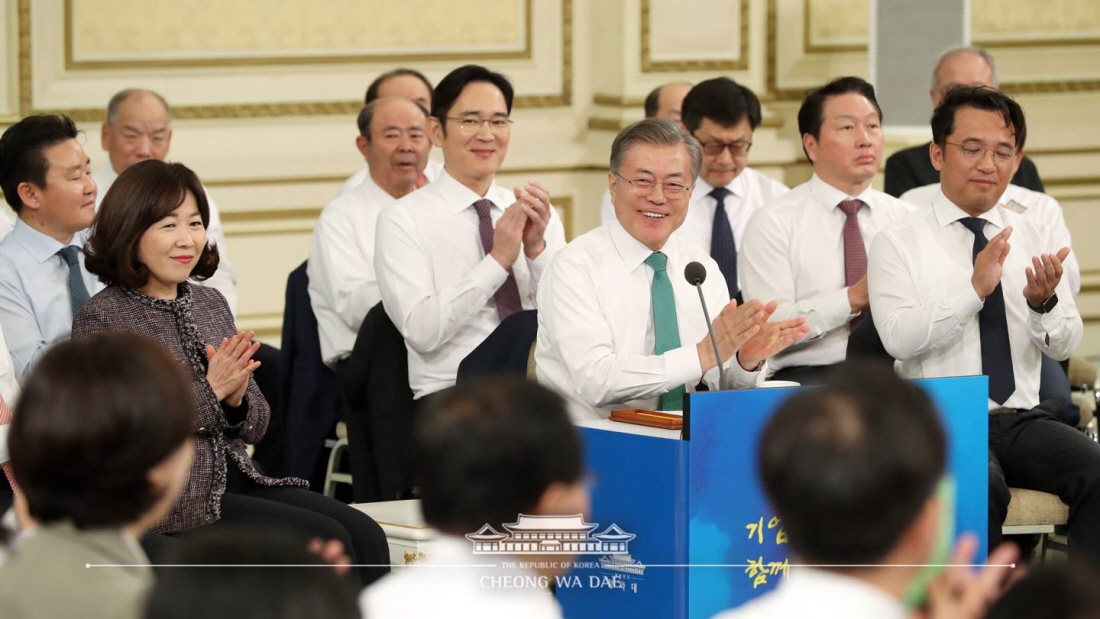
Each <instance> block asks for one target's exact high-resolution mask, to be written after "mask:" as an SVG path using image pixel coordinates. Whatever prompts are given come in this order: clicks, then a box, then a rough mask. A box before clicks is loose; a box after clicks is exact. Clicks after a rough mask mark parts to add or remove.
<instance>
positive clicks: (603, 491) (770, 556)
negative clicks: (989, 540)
mask: <svg viewBox="0 0 1100 619" xmlns="http://www.w3.org/2000/svg"><path fill="white" fill-rule="evenodd" d="M916 384H918V385H920V386H921V387H923V388H924V389H925V390H927V391H928V393H929V394H930V395H931V396H932V398H933V400H934V401H935V403H936V404H937V406H938V407H939V410H940V413H941V415H942V419H943V422H944V427H945V428H946V430H947V436H948V443H949V445H948V470H949V473H950V475H951V476H952V478H953V481H954V485H955V488H956V500H955V528H956V530H957V531H972V532H974V533H976V534H977V535H978V536H979V538H980V539H981V544H980V548H981V549H982V553H983V557H982V558H984V549H985V546H986V543H985V542H986V533H987V532H986V527H987V499H988V491H987V484H988V479H987V476H988V413H987V411H986V394H987V393H988V388H987V379H986V378H985V377H984V376H977V377H962V378H941V379H931V380H921V381H916ZM796 389H798V388H777V389H749V390H741V391H725V392H709V393H707V392H704V393H697V394H692V395H690V396H689V401H688V406H687V412H686V413H685V416H684V417H685V419H684V431H683V433H682V435H681V432H679V431H671V430H656V429H652V428H644V427H640V426H630V425H628V424H621V423H615V422H611V421H598V422H592V423H590V424H587V425H586V426H585V427H583V428H582V430H581V431H582V433H583V435H584V439H585V452H586V458H587V463H588V467H589V469H590V471H591V472H592V474H593V488H592V517H591V518H590V520H591V522H594V523H598V524H599V527H600V528H601V529H603V528H606V527H608V526H609V525H611V524H615V525H617V526H618V528H619V529H621V530H622V531H624V532H626V533H629V534H632V535H634V537H633V538H632V539H631V541H630V543H629V550H628V553H626V554H618V555H611V556H604V557H595V556H582V557H578V559H577V564H578V567H577V568H576V569H574V570H573V571H572V572H571V573H570V575H569V576H568V577H567V578H561V579H559V581H558V587H557V595H558V599H559V600H560V602H561V604H562V606H563V608H564V610H565V614H566V616H567V617H571V618H572V617H600V618H603V617H608V616H612V617H620V616H622V617H692V618H694V617H710V616H711V615H713V614H715V613H717V612H719V611H721V610H723V609H726V608H731V607H734V606H738V605H740V604H742V603H744V602H745V601H747V600H749V599H752V598H753V597H755V596H758V595H760V594H762V593H764V592H766V591H769V590H771V589H772V588H773V587H774V586H775V585H776V584H777V583H778V582H779V580H780V579H782V578H783V577H784V576H785V575H786V574H787V573H788V572H789V569H790V567H789V563H788V554H787V546H786V540H785V536H784V532H783V528H782V522H780V521H779V520H778V519H777V518H775V516H774V514H773V513H772V512H771V510H770V508H769V507H768V504H767V501H766V500H765V498H764V495H763V491H762V489H761V488H760V484H759V481H758V476H757V474H756V446H757V441H758V439H759V436H760V433H761V431H762V430H763V428H764V425H765V423H766V422H767V420H768V418H769V417H770V416H771V414H772V412H773V411H774V410H775V409H776V408H777V407H778V405H779V404H781V403H782V402H783V401H784V400H785V399H786V398H788V397H790V395H791V394H792V393H794V392H795V390H796Z"/></svg>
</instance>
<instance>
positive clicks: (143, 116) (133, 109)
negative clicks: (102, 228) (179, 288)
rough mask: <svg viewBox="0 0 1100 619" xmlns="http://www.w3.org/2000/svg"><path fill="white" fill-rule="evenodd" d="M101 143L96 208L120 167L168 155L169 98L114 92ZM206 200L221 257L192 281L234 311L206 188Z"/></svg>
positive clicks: (230, 278) (218, 225) (229, 268)
mask: <svg viewBox="0 0 1100 619" xmlns="http://www.w3.org/2000/svg"><path fill="white" fill-rule="evenodd" d="M100 144H101V145H102V147H103V150H105V151H107V155H108V158H109V161H108V163H107V165H105V166H103V167H101V168H99V169H98V170H96V171H95V172H93V173H92V176H94V177H95V181H96V184H97V185H98V186H99V194H98V195H97V196H96V210H98V209H99V205H100V203H101V202H103V196H105V195H107V190H109V189H110V188H111V185H112V184H114V182H115V179H117V178H118V175H119V174H121V173H122V171H123V170H125V169H126V168H128V167H130V166H132V165H134V164H135V163H137V162H139V161H145V160H146V159H158V160H160V161H165V160H166V159H167V158H168V148H169V146H171V144H172V112H171V110H170V109H169V107H168V102H167V101H165V100H164V97H162V96H160V95H159V94H157V93H155V92H153V91H151V90H144V89H140V88H131V89H127V90H123V91H120V92H118V93H116V94H115V96H113V97H111V101H110V102H109V103H108V104H107V120H106V121H105V122H104V123H103V127H102V129H101V131H100ZM206 201H207V202H208V203H209V204H210V226H208V228H207V230H206V234H207V236H208V237H210V238H211V239H212V240H213V242H214V243H215V244H216V245H217V246H218V255H219V256H220V261H219V262H218V270H217V271H216V272H215V273H214V275H212V276H210V277H209V278H208V279H206V280H203V281H201V282H200V281H193V282H192V283H195V284H199V285H202V286H209V287H211V288H214V289H215V290H217V291H218V292H220V293H222V296H223V297H225V300H226V302H227V303H229V309H230V311H232V312H233V314H234V315H236V313H237V272H236V271H234V270H233V265H231V264H230V263H229V258H228V253H229V250H228V247H227V245H226V242H225V230H224V229H223V228H222V219H221V215H220V214H219V212H218V207H217V206H216V205H215V204H214V200H213V199H211V197H210V192H209V191H207V192H206Z"/></svg>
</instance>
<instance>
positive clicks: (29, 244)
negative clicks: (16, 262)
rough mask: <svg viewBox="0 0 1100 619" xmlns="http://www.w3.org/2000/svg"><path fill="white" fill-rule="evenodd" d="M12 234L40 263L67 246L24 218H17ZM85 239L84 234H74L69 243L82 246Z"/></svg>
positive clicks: (78, 246)
mask: <svg viewBox="0 0 1100 619" xmlns="http://www.w3.org/2000/svg"><path fill="white" fill-rule="evenodd" d="M10 234H11V235H12V236H13V237H14V238H15V240H16V241H18V242H19V244H20V245H22V246H23V249H25V250H27V253H28V254H30V255H31V257H32V258H34V259H35V260H37V261H38V262H39V263H40V264H41V263H43V262H45V261H47V260H49V259H50V258H52V257H54V256H55V255H57V252H59V251H61V250H62V248H64V247H65V245H62V244H61V243H60V242H58V240H57V239H55V238H53V237H52V236H50V235H48V234H45V233H43V232H39V231H38V230H35V229H34V228H32V227H30V226H29V225H27V222H25V221H23V220H22V219H17V220H15V227H14V228H12V231H11V233H10ZM83 239H84V235H83V234H79V233H78V234H74V235H73V238H72V240H70V241H69V245H73V246H76V247H77V248H80V247H81V242H82V241H83Z"/></svg>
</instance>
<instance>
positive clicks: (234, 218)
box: [221, 207, 321, 223]
mask: <svg viewBox="0 0 1100 619" xmlns="http://www.w3.org/2000/svg"><path fill="white" fill-rule="evenodd" d="M221 215H222V221H223V222H225V223H240V222H246V221H282V220H286V219H317V218H318V217H320V216H321V207H306V208H295V209H268V210H263V211H225V212H223V213H222V214H221Z"/></svg>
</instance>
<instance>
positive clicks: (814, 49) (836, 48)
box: [802, 0, 867, 54]
mask: <svg viewBox="0 0 1100 619" xmlns="http://www.w3.org/2000/svg"><path fill="white" fill-rule="evenodd" d="M802 50H803V51H805V52H806V53H808V54H821V53H828V52H865V51H867V44H866V43H826V44H823V45H817V44H815V43H814V42H813V40H812V39H811V37H810V0H802Z"/></svg>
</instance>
